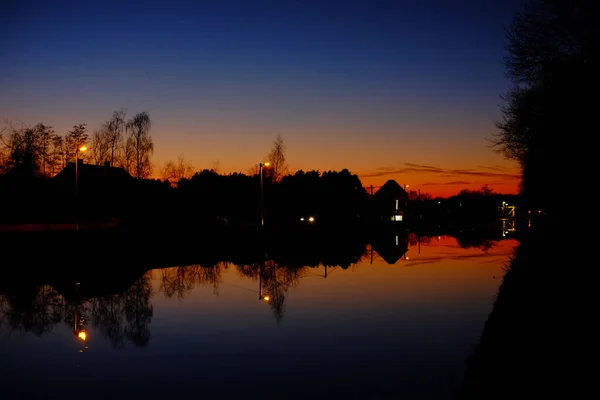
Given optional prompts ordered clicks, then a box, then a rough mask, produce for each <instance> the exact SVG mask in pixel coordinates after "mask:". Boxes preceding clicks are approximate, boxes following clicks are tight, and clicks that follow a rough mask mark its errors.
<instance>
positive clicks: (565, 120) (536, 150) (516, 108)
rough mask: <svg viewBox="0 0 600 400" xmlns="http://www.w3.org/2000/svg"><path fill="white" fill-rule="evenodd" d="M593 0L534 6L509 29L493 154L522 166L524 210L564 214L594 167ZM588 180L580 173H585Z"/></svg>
mask: <svg viewBox="0 0 600 400" xmlns="http://www.w3.org/2000/svg"><path fill="white" fill-rule="evenodd" d="M596 3H597V2H595V1H593V0H584V1H562V0H531V1H528V2H527V3H526V6H525V7H524V9H523V10H522V11H521V12H520V13H518V14H517V15H516V16H515V18H514V20H513V23H512V25H511V27H510V29H509V30H508V38H507V39H508V41H507V55H506V57H505V64H506V71H507V75H508V77H509V78H510V79H511V80H512V83H513V87H512V89H511V90H510V91H509V92H508V93H507V94H506V95H505V100H506V103H505V106H504V108H503V110H502V111H503V120H502V121H500V122H499V123H498V124H497V126H498V128H499V133H498V135H497V136H496V138H495V141H494V142H495V145H496V148H497V150H498V151H500V152H501V153H503V154H504V155H505V156H507V157H508V158H510V159H514V160H516V161H518V162H519V164H520V165H521V168H522V189H523V195H524V196H525V200H526V201H527V207H528V208H536V209H542V210H544V211H548V212H551V213H554V214H556V213H562V212H564V210H565V209H568V207H566V202H569V204H570V205H574V204H575V201H576V200H575V199H577V200H578V196H574V195H566V196H565V195H563V196H561V195H557V188H563V192H573V191H572V190H569V189H568V188H571V187H573V188H577V187H578V186H579V185H578V183H579V181H580V178H579V176H580V175H581V174H582V172H581V171H582V168H583V170H585V169H586V168H585V167H587V166H588V165H589V164H590V161H591V157H592V156H591V152H590V151H589V150H591V149H589V150H588V148H586V145H587V143H586V138H587V137H588V136H586V135H587V134H588V132H590V129H591V127H593V126H594V125H595V113H594V109H593V108H594V104H595V103H594V101H592V100H591V99H593V98H594V96H595V95H596V93H597V90H596V89H597V86H596V85H595V84H594V83H595V82H597V71H598V60H599V59H600V58H599V57H598V53H599V48H598V45H597V43H598V37H599V35H598V32H597V24H598V13H599V11H598V6H597V4H596ZM584 174H585V173H584Z"/></svg>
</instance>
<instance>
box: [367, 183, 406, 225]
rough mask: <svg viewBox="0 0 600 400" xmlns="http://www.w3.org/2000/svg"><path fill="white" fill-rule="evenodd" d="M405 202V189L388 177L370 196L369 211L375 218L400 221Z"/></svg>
mask: <svg viewBox="0 0 600 400" xmlns="http://www.w3.org/2000/svg"><path fill="white" fill-rule="evenodd" d="M407 204H408V193H406V190H404V189H403V188H402V186H400V185H399V184H398V182H396V181H395V180H393V179H390V180H389V181H387V182H386V183H385V184H384V185H383V186H382V187H381V188H380V189H379V190H378V191H377V192H375V194H374V195H373V196H372V197H371V213H372V215H373V216H374V217H375V218H376V219H377V220H383V221H402V220H403V218H404V212H405V210H406V206H407Z"/></svg>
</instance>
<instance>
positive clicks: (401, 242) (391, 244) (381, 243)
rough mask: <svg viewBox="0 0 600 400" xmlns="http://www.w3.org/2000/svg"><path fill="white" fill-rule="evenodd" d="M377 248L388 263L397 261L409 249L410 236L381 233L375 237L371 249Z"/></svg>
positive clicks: (378, 252)
mask: <svg viewBox="0 0 600 400" xmlns="http://www.w3.org/2000/svg"><path fill="white" fill-rule="evenodd" d="M373 250H375V251H376V252H377V254H379V256H381V258H383V259H384V260H385V262H386V263H388V264H396V262H397V261H398V260H399V259H400V258H402V256H404V254H406V252H407V251H408V236H406V235H381V236H379V237H376V238H374V240H373V242H372V243H371V251H373Z"/></svg>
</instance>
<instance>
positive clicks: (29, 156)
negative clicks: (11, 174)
mask: <svg viewBox="0 0 600 400" xmlns="http://www.w3.org/2000/svg"><path fill="white" fill-rule="evenodd" d="M52 133H53V130H52V127H51V126H46V125H44V124H41V123H39V124H37V125H36V126H35V127H33V128H30V127H28V126H27V125H25V124H24V123H22V122H21V123H20V124H18V125H15V124H12V123H11V122H7V126H6V127H5V128H4V129H2V131H0V144H1V145H2V147H3V153H4V155H5V157H6V160H5V164H4V169H6V170H10V169H12V168H14V167H19V168H21V169H22V170H28V171H29V172H30V173H33V174H38V173H42V174H44V173H45V167H46V162H47V158H48V157H47V156H48V148H49V142H50V139H49V138H50V136H51V135H52Z"/></svg>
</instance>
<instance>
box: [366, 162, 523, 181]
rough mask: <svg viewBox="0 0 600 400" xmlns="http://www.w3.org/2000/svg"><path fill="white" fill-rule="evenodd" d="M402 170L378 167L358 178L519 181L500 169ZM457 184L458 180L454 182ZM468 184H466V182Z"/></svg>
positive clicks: (412, 167)
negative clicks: (413, 175)
mask: <svg viewBox="0 0 600 400" xmlns="http://www.w3.org/2000/svg"><path fill="white" fill-rule="evenodd" d="M404 165H405V167H404V168H392V167H378V168H375V172H367V173H364V174H359V175H358V176H359V177H360V178H375V177H381V176H389V175H397V174H405V173H421V174H423V173H428V174H431V175H437V176H438V177H440V178H459V177H461V176H481V177H487V178H501V179H505V180H506V179H509V180H512V179H515V180H516V179H520V176H519V175H518V174H510V173H506V172H499V171H504V170H505V169H503V168H501V167H497V166H494V167H478V168H483V169H487V170H489V171H482V170H477V169H444V168H439V167H434V166H431V165H421V164H413V163H404ZM456 182H458V180H457V181H456ZM467 183H468V182H467Z"/></svg>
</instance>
